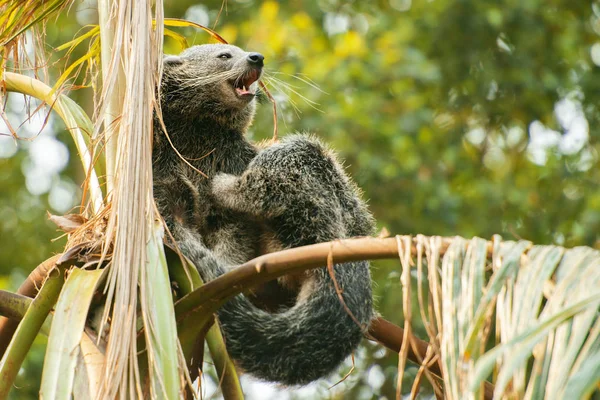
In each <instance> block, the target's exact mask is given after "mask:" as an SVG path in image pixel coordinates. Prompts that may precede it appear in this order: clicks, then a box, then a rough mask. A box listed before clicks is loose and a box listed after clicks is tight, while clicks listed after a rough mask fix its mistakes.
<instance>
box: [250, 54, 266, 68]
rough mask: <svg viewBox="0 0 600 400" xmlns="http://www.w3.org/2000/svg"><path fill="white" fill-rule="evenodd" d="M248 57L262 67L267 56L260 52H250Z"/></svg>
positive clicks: (254, 63)
mask: <svg viewBox="0 0 600 400" xmlns="http://www.w3.org/2000/svg"><path fill="white" fill-rule="evenodd" d="M246 59H247V60H248V62H249V63H250V64H251V65H254V66H257V67H262V66H263V65H264V63H263V60H264V59H265V56H263V55H262V54H260V53H250V54H248V56H247V57H246Z"/></svg>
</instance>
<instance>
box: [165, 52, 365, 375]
mask: <svg viewBox="0 0 600 400" xmlns="http://www.w3.org/2000/svg"><path fill="white" fill-rule="evenodd" d="M225 53H227V54H229V55H230V56H231V57H229V58H228V57H227V56H225V55H224V54H225ZM250 54H253V53H246V52H244V51H242V50H241V49H239V48H237V47H234V46H228V45H205V46H198V47H193V48H191V49H189V50H187V51H186V52H184V53H182V54H181V55H180V56H179V57H174V56H170V57H167V58H166V59H165V74H164V78H163V85H162V99H161V100H162V102H161V104H162V109H163V117H164V122H165V125H166V127H167V132H168V134H169V136H170V138H171V140H172V142H173V144H174V146H175V148H177V149H178V150H179V152H180V153H181V154H182V155H183V156H184V157H186V158H188V159H189V162H190V163H192V164H193V165H194V166H195V167H196V168H198V169H200V170H201V171H202V172H204V173H205V174H207V175H208V179H207V178H204V177H202V176H201V175H200V174H199V173H198V172H197V171H194V170H193V169H192V168H190V167H189V166H188V165H186V164H185V163H184V162H183V161H182V160H181V159H180V158H178V156H177V155H176V154H175V152H174V151H173V149H172V148H171V146H170V144H169V143H168V141H167V140H166V137H165V136H164V133H163V132H162V130H161V129H160V124H159V122H158V120H157V122H156V128H157V129H156V132H158V134H157V137H156V145H155V149H154V173H155V197H156V200H157V203H158V206H159V209H160V211H161V213H162V215H163V216H164V217H165V219H166V220H167V223H168V224H169V227H170V228H171V229H172V231H173V234H174V236H175V238H176V239H177V241H178V244H179V245H180V247H181V250H182V251H183V252H184V254H186V255H187V256H188V257H189V258H190V259H191V260H192V261H193V262H194V263H195V265H196V267H197V268H198V270H199V272H200V274H201V276H202V277H203V279H205V280H207V281H208V280H212V279H215V278H216V277H218V276H220V275H221V274H223V273H224V272H226V271H227V270H228V269H230V268H233V267H235V265H237V264H240V263H242V262H244V261H247V260H249V259H251V258H253V257H255V256H257V255H259V254H261V253H263V252H265V251H266V252H270V251H276V250H280V249H284V248H290V247H296V246H302V245H307V244H313V243H318V242H323V241H329V240H334V239H338V238H347V237H352V236H364V235H369V234H371V233H372V231H373V220H372V217H371V215H370V214H369V212H368V210H367V208H366V206H365V204H364V203H363V202H362V200H361V199H360V193H359V190H358V189H357V187H356V186H355V185H354V184H353V183H352V182H351V181H350V180H349V178H348V177H347V175H346V174H345V173H344V170H343V168H342V167H341V166H340V164H339V163H338V162H337V161H336V159H335V156H334V155H333V154H332V152H331V151H329V150H327V149H326V148H325V147H324V146H323V145H322V144H321V143H320V142H318V141H317V140H316V139H313V138H310V137H307V136H302V135H295V136H292V137H289V138H287V139H285V140H283V141H282V142H281V143H277V144H274V145H272V146H270V147H267V148H266V149H263V150H258V149H257V148H256V147H254V146H253V145H252V144H250V143H249V142H247V141H246V140H245V138H244V136H243V135H244V133H245V131H246V129H247V127H248V125H249V124H250V123H251V121H252V118H253V115H254V101H253V99H252V97H251V96H247V95H245V96H241V97H240V96H238V95H237V94H236V91H235V89H234V86H236V85H237V86H238V87H239V86H240V83H239V82H240V79H241V80H242V81H244V80H246V82H250V81H251V80H252V79H250V80H248V79H247V77H248V76H255V75H252V74H254V72H253V71H254V70H256V69H258V68H259V66H258V65H257V63H256V59H257V58H256V56H255V57H253V58H252V59H249V55H250ZM260 61H261V62H260V64H261V66H262V58H261V59H260ZM253 85H256V83H253ZM251 87H252V88H253V89H254V86H251ZM334 271H335V277H336V281H337V283H338V285H339V286H340V287H341V288H342V291H343V298H344V302H345V303H346V305H347V307H348V308H349V309H350V311H351V312H352V314H353V315H354V317H355V318H356V319H357V320H358V322H359V323H360V324H361V325H362V327H361V326H359V325H358V324H356V322H355V321H353V319H352V318H351V317H350V316H349V315H348V313H347V311H346V310H345V308H344V306H343V305H342V304H341V303H340V300H339V298H338V296H337V294H336V291H335V288H334V285H333V282H332V280H331V278H330V276H329V273H328V271H327V269H326V268H320V269H316V270H313V271H311V272H309V273H306V274H302V275H300V276H296V277H288V278H284V279H281V280H280V282H279V284H278V286H281V287H284V288H286V290H290V291H292V292H293V293H294V296H293V299H292V300H293V301H292V304H287V305H286V304H282V305H281V306H280V307H279V308H278V309H277V310H276V312H270V311H266V310H264V309H261V308H259V307H257V306H256V305H255V304H253V303H252V302H251V301H250V300H249V299H248V298H247V297H245V296H243V295H240V296H237V297H235V298H234V299H232V300H231V301H229V302H228V303H227V304H225V305H224V306H223V307H222V308H221V310H220V311H219V312H218V317H219V321H220V322H221V327H222V330H223V332H224V335H225V340H226V345H227V349H228V351H229V353H230V355H231V356H232V358H233V359H234V360H235V361H236V363H237V364H238V365H239V366H240V367H241V368H242V369H243V370H245V371H246V372H248V373H251V374H252V375H255V376H257V377H259V378H261V379H265V380H268V381H275V382H281V383H284V384H306V383H309V382H311V381H314V380H316V379H318V378H321V377H323V376H325V375H327V374H329V373H331V372H333V371H334V370H335V368H336V367H337V366H339V364H340V363H341V362H342V361H343V360H344V359H345V358H346V357H347V356H348V355H350V353H351V352H352V351H353V350H354V349H356V347H357V346H358V343H359V342H360V339H361V337H362V330H363V329H364V328H365V327H366V326H367V325H368V323H369V322H370V320H371V318H372V316H373V310H372V295H371V280H370V276H369V265H368V263H367V262H356V263H346V264H338V265H335V266H334Z"/></svg>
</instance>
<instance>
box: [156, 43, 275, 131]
mask: <svg viewBox="0 0 600 400" xmlns="http://www.w3.org/2000/svg"><path fill="white" fill-rule="evenodd" d="M264 59H265V57H264V56H263V55H262V54H260V53H254V52H246V51H244V50H242V49H240V48H239V47H236V46H232V45H228V44H205V45H200V46H193V47H190V48H189V49H187V50H185V51H184V52H182V53H181V54H180V55H178V56H166V57H165V58H164V73H163V83H162V87H161V90H162V94H161V108H162V110H163V116H164V115H170V116H178V117H179V118H183V119H185V120H190V119H205V118H213V119H216V120H217V121H219V122H225V121H224V119H225V120H227V121H229V123H232V122H235V125H239V126H240V127H242V129H245V127H246V126H248V125H249V124H250V123H251V121H252V118H253V117H254V110H255V103H256V101H255V98H256V95H257V91H258V82H259V79H260V77H261V74H262V68H263V64H264Z"/></svg>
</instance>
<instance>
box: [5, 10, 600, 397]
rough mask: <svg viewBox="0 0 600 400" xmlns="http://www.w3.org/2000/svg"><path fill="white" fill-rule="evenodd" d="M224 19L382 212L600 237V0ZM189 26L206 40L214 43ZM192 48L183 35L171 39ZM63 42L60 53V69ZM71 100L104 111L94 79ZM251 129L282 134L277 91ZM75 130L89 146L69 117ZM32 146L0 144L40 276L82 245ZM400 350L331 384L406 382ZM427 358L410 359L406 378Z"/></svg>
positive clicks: (14, 239) (17, 260) (12, 262)
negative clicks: (30, 187) (67, 247)
mask: <svg viewBox="0 0 600 400" xmlns="http://www.w3.org/2000/svg"><path fill="white" fill-rule="evenodd" d="M221 6H222V3H221V1H205V2H202V5H198V4H197V3H196V2H193V1H189V0H179V1H168V2H167V3H166V4H165V9H166V10H165V15H166V16H168V17H188V18H190V19H193V20H195V21H196V22H199V23H205V24H208V25H209V26H213V24H214V23H215V20H216V18H217V15H219V10H220V9H221ZM88 23H95V12H94V2H93V1H87V2H83V3H75V6H74V7H73V8H72V9H71V11H70V12H69V13H68V14H65V15H61V16H60V17H59V18H58V20H57V21H56V23H55V24H49V25H48V34H47V41H48V44H49V47H48V50H49V52H50V53H52V48H53V47H56V46H58V45H60V44H62V43H64V42H67V41H69V40H71V39H72V38H73V37H74V35H75V34H76V33H77V32H78V31H79V30H80V29H81V27H82V26H83V25H85V24H88ZM216 29H217V30H218V32H219V33H220V34H221V35H222V36H223V37H225V38H226V39H227V40H228V41H230V42H231V43H233V44H237V45H239V46H241V47H243V48H245V49H247V50H253V51H259V52H262V53H263V54H264V55H265V56H266V65H267V79H266V80H267V81H269V82H270V85H269V87H270V90H271V92H272V93H273V95H275V97H276V98H277V99H278V107H279V120H280V134H285V133H288V132H293V131H309V132H314V133H315V134H317V135H318V136H320V137H322V138H323V139H324V140H326V141H327V142H329V143H330V144H331V146H332V147H333V148H334V149H336V150H337V151H338V152H339V153H340V155H341V157H342V158H344V159H345V160H346V165H347V168H348V171H349V172H350V173H351V175H352V176H353V177H354V179H355V180H356V181H357V182H358V184H359V185H360V186H361V187H362V188H363V189H364V192H365V197H366V198H368V199H369V202H370V206H371V209H372V211H373V212H374V214H375V216H376V218H377V220H378V222H379V225H380V227H387V229H388V230H389V231H390V232H392V233H393V234H396V233H398V234H416V233H422V234H427V235H433V234H435V235H461V236H466V237H470V236H474V235H477V236H481V237H484V238H489V237H491V235H492V234H494V233H499V234H501V235H502V236H503V237H504V238H525V239H529V240H532V241H533V242H536V243H539V244H548V243H556V244H561V245H566V246H575V245H588V246H595V247H599V243H598V233H597V232H598V231H599V229H600V191H598V190H597V184H598V182H599V181H600V180H599V173H600V172H599V171H600V170H599V169H598V168H597V164H598V151H599V140H598V138H599V135H600V130H599V126H600V124H599V122H600V110H599V105H600V69H599V65H600V37H599V35H600V2H598V1H594V2H584V1H570V0H519V1H517V0H505V1H501V2H481V1H477V0H436V1H432V2H411V0H389V1H383V0H380V1H373V2H360V1H337V0H320V1H316V2H305V1H295V2H274V1H253V0H238V1H231V0H230V1H228V2H227V7H226V8H224V9H223V10H222V13H221V14H220V16H219V19H218V23H217V25H216ZM180 32H181V33H183V34H185V35H186V36H187V37H188V38H189V39H190V42H191V43H203V42H205V41H207V40H208V37H207V35H206V34H204V33H202V32H198V31H194V30H191V29H183V30H180ZM77 51H80V52H82V51H85V49H83V48H82V49H78V50H77ZM77 51H76V52H75V53H74V54H73V55H72V56H71V57H70V58H71V60H74V59H76V57H77V54H78V53H77ZM179 51H180V48H179V47H178V44H177V43H176V42H175V41H173V40H171V39H167V40H166V44H165V53H177V52H179ZM63 56H64V54H63V53H54V54H52V60H53V62H55V64H53V69H51V77H52V78H53V79H56V77H57V76H58V73H59V71H60V70H61V69H64V65H65V59H63V58H61V57H63ZM71 97H73V98H74V99H75V100H77V101H78V102H79V103H80V104H81V105H82V106H85V107H86V109H87V110H88V111H89V112H90V113H91V112H92V105H91V90H90V89H89V88H88V89H80V90H77V91H74V92H72V93H71ZM2 133H6V132H2ZM250 135H251V136H252V138H253V139H256V140H259V139H263V138H268V137H270V136H271V135H272V111H271V107H270V104H269V103H268V102H267V101H264V102H263V105H262V107H260V109H259V112H258V116H257V120H256V122H255V124H254V125H253V127H252V128H251V133H250ZM58 138H59V139H62V140H63V141H64V143H66V144H67V145H68V146H69V148H70V149H71V150H73V145H72V143H70V139H69V137H68V135H67V134H66V133H65V132H62V131H61V132H59V133H58ZM3 143H4V142H3ZM19 144H20V146H21V147H20V151H18V152H17V153H16V154H15V155H14V156H12V157H10V158H7V159H0V185H1V187H2V190H1V191H0V200H1V202H0V218H1V221H2V222H1V223H0V235H1V237H2V241H1V242H0V243H1V245H0V272H1V273H2V274H4V276H5V277H6V276H8V275H9V274H11V273H13V274H14V271H15V268H18V269H21V270H23V271H25V273H27V272H28V271H29V270H31V269H32V268H33V267H34V266H35V265H36V264H37V263H38V262H40V261H42V260H43V259H44V258H47V257H48V256H50V255H51V254H52V252H56V251H60V249H61V246H62V245H63V243H64V242H58V243H52V242H50V238H52V237H56V236H58V233H56V232H55V230H54V228H53V227H52V226H51V225H49V224H48V223H47V222H46V217H45V212H46V210H47V209H50V211H52V212H56V211H53V210H52V209H51V207H50V206H49V205H48V201H47V195H39V196H34V195H31V194H29V193H28V191H27V189H26V188H25V184H24V173H22V172H21V171H22V170H23V171H26V169H25V168H22V166H23V164H24V163H27V162H28V161H27V160H28V157H29V155H28V153H27V147H28V143H27V142H20V143H19ZM73 151H74V150H73ZM71 160H72V161H71V164H70V165H69V166H68V167H67V168H66V169H64V170H63V171H62V172H61V173H60V176H61V177H62V178H63V179H71V180H72V181H74V182H78V183H79V182H81V172H80V168H79V166H78V165H77V158H76V157H71ZM73 204H77V201H74V202H73ZM398 269H399V267H398V264H392V263H377V264H375V267H374V268H373V275H374V279H375V283H376V294H377V301H378V304H379V311H380V312H381V313H382V314H383V315H384V316H385V317H387V318H389V319H391V320H393V321H395V322H397V323H398V322H400V321H401V315H399V310H401V307H402V306H401V296H400V285H399V274H398V273H397V270H398ZM13 281H14V279H13ZM1 282H3V286H12V285H10V284H9V282H10V280H9V279H7V278H4V280H1ZM367 350H368V351H367ZM384 354H385V352H383V353H382V352H381V351H380V350H378V347H376V346H371V345H367V346H366V347H365V348H364V349H361V354H359V356H360V358H361V359H362V361H357V367H359V369H360V367H362V370H359V371H358V372H355V373H354V374H353V375H352V376H351V377H350V378H349V379H348V380H347V381H345V382H343V383H342V384H340V385H339V387H341V388H342V389H341V390H337V389H338V388H339V387H336V390H332V391H328V390H326V388H327V385H323V384H321V385H320V386H316V388H314V390H315V391H317V392H318V393H319V394H320V396H323V397H332V398H379V397H380V396H381V397H382V398H391V397H394V396H395V394H394V390H395V389H394V388H395V379H396V378H395V374H396V370H395V365H396V362H397V359H396V358H395V357H394V356H393V355H392V356H389V355H388V356H384ZM369 365H373V366H372V367H370V369H369V368H368V366H369ZM365 368H367V369H368V371H367V370H365ZM346 370H347V369H346ZM38 372H39V371H38ZM340 373H341V374H342V375H343V373H342V372H340ZM414 373H415V371H414V370H413V371H412V372H411V371H408V372H407V376H406V384H405V386H404V387H405V388H409V387H410V384H411V378H412V377H414ZM378 377H385V379H384V380H383V381H382V382H380V383H378V382H379V381H378ZM335 382H336V380H335V378H332V379H330V383H331V384H333V383H335ZM306 393H313V392H306ZM313 395H314V393H313V394H310V395H308V394H306V395H305V397H306V396H309V397H310V396H313ZM346 396H350V397H346ZM300 397H302V395H300Z"/></svg>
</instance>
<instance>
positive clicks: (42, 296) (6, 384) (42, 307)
mask: <svg viewBox="0 0 600 400" xmlns="http://www.w3.org/2000/svg"><path fill="white" fill-rule="evenodd" d="M64 272H65V271H64V268H56V269H54V270H52V271H51V272H50V274H49V275H48V278H47V279H46V281H45V282H44V286H42V289H41V290H40V292H39V293H38V295H37V296H36V298H35V299H34V300H33V302H32V303H31V306H30V307H29V309H28V310H27V312H26V313H25V316H24V317H23V320H22V321H21V323H20V324H19V327H18V328H17V331H16V332H15V335H14V336H13V339H12V340H11V342H10V344H9V346H8V349H7V351H6V353H5V354H4V356H3V357H2V361H0V399H5V398H6V397H7V396H8V392H9V390H10V389H11V387H12V385H13V382H14V380H15V378H16V376H17V374H18V373H19V369H20V368H21V364H22V363H23V360H24V359H25V356H26V355H27V352H28V351H29V349H30V347H31V344H32V343H33V340H34V339H35V337H36V336H37V334H38V332H39V331H40V328H41V327H42V325H43V324H44V321H45V320H46V317H47V316H48V313H50V310H51V309H52V307H54V304H55V303H56V300H57V299H58V295H59V294H60V290H61V288H62V286H63V283H64Z"/></svg>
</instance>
